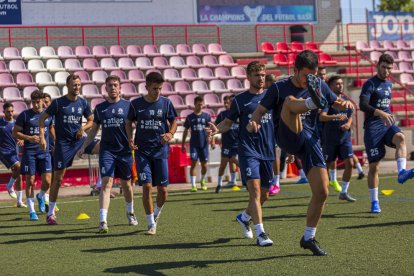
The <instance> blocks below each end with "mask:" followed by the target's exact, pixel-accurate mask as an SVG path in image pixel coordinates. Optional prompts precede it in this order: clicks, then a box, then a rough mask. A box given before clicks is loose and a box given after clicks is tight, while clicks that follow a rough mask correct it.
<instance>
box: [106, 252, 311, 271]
mask: <svg viewBox="0 0 414 276" xmlns="http://www.w3.org/2000/svg"><path fill="white" fill-rule="evenodd" d="M302 256H310V255H306V254H289V255H284V256H272V257H264V258H258V259H253V258H251V259H242V260H203V261H193V260H190V261H182V262H163V263H151V264H138V265H130V266H119V267H111V268H107V269H105V270H104V271H103V272H106V273H122V274H124V273H136V274H142V275H165V274H164V273H163V272H162V271H166V270H169V269H177V268H185V267H188V268H194V269H205V268H208V267H209V266H210V265H220V264H226V263H232V264H233V263H247V262H257V263H259V262H262V261H269V260H276V259H284V258H297V257H302ZM197 272H198V273H200V272H203V271H201V270H197ZM197 272H195V273H197ZM224 274H225V272H224Z"/></svg>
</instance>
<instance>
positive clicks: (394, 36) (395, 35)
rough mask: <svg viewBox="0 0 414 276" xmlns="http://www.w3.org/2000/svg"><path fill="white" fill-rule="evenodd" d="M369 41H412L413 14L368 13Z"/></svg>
mask: <svg viewBox="0 0 414 276" xmlns="http://www.w3.org/2000/svg"><path fill="white" fill-rule="evenodd" d="M368 22H369V23H375V24H368V32H369V39H370V40H398V39H403V40H411V39H414V14H413V13H410V12H369V13H368Z"/></svg>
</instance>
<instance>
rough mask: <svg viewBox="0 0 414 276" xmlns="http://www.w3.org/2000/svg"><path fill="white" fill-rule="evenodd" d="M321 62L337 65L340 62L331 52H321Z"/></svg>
mask: <svg viewBox="0 0 414 276" xmlns="http://www.w3.org/2000/svg"><path fill="white" fill-rule="evenodd" d="M319 62H320V63H321V64H322V65H336V64H337V63H338V62H337V61H336V60H334V59H333V58H332V57H331V56H330V55H329V54H327V53H320V54H319Z"/></svg>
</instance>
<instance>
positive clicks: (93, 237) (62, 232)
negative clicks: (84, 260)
mask: <svg viewBox="0 0 414 276" xmlns="http://www.w3.org/2000/svg"><path fill="white" fill-rule="evenodd" d="M49 227H50V226H49ZM93 229H96V227H94V228H93ZM70 231H73V230H56V231H55V232H56V233H53V232H54V231H47V232H42V233H39V234H57V235H59V234H67V233H70ZM142 232H146V231H143V230H138V231H133V232H128V233H122V234H105V235H101V234H98V233H96V234H95V233H89V234H87V235H83V236H71V237H53V238H34V239H25V240H23V239H21V240H13V241H7V242H3V243H1V244H20V243H28V242H47V241H57V240H58V241H61V240H71V241H76V240H84V239H102V238H117V237H124V236H130V235H136V234H139V233H142ZM73 233H76V232H73ZM82 233H84V232H82ZM30 234H33V233H30Z"/></svg>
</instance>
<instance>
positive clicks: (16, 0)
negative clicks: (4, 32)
mask: <svg viewBox="0 0 414 276" xmlns="http://www.w3.org/2000/svg"><path fill="white" fill-rule="evenodd" d="M16 24H22V3H21V1H20V0H0V25H16Z"/></svg>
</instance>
